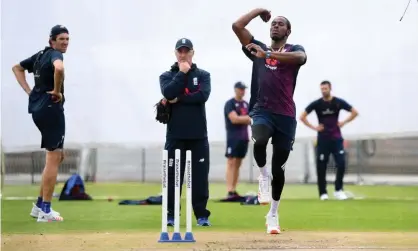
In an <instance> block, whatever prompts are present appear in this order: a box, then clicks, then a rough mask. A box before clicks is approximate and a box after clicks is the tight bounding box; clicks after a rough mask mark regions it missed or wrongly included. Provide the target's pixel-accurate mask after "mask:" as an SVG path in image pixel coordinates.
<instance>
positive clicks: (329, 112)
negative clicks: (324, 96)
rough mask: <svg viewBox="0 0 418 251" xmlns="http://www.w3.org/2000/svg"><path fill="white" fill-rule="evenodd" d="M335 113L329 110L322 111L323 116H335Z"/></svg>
mask: <svg viewBox="0 0 418 251" xmlns="http://www.w3.org/2000/svg"><path fill="white" fill-rule="evenodd" d="M334 113H335V111H333V110H330V109H329V108H327V109H326V110H325V111H322V115H331V114H334Z"/></svg>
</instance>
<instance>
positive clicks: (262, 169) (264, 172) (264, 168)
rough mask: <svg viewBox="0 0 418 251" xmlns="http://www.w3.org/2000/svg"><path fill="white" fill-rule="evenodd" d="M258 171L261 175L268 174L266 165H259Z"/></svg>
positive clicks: (265, 175)
mask: <svg viewBox="0 0 418 251" xmlns="http://www.w3.org/2000/svg"><path fill="white" fill-rule="evenodd" d="M260 173H261V175H263V176H264V177H267V176H269V171H268V170H267V167H260Z"/></svg>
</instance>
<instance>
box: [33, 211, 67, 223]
mask: <svg viewBox="0 0 418 251" xmlns="http://www.w3.org/2000/svg"><path fill="white" fill-rule="evenodd" d="M54 221H64V218H62V217H61V216H59V215H56V214H54V213H53V212H52V211H51V212H50V213H49V214H47V213H44V212H43V211H41V212H39V215H38V220H37V222H54Z"/></svg>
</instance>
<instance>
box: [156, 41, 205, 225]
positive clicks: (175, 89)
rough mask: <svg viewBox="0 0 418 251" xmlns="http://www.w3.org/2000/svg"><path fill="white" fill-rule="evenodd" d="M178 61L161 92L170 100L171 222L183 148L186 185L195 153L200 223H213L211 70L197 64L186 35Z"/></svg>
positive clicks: (194, 179)
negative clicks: (178, 156)
mask: <svg viewBox="0 0 418 251" xmlns="http://www.w3.org/2000/svg"><path fill="white" fill-rule="evenodd" d="M175 54H176V57H177V62H176V63H175V64H174V65H172V66H171V69H170V70H169V71H166V72H164V73H163V74H161V75H160V86H161V92H162V94H163V96H164V98H165V99H166V100H167V101H168V102H169V103H170V106H171V115H170V119H169V121H168V123H167V132H166V143H165V149H166V150H168V158H169V164H168V165H169V167H168V216H167V218H168V223H167V224H168V225H169V226H173V225H174V164H173V163H174V161H173V160H174V157H175V150H176V149H180V150H181V182H180V184H181V185H182V184H183V178H184V171H185V158H186V151H187V150H191V152H192V170H193V171H192V187H193V189H192V206H193V211H194V214H195V217H196V219H197V223H198V225H200V226H210V222H209V216H210V211H209V210H207V208H206V206H207V203H208V199H209V142H208V135H207V123H206V108H205V103H206V101H207V100H208V99H209V96H210V92H211V80H210V73H209V72H207V71H205V70H202V69H199V68H197V66H196V64H194V63H193V61H192V59H193V55H194V49H193V43H192V42H191V41H190V40H189V39H187V38H182V39H180V40H178V41H177V43H176V46H175Z"/></svg>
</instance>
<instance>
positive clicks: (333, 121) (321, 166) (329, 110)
mask: <svg viewBox="0 0 418 251" xmlns="http://www.w3.org/2000/svg"><path fill="white" fill-rule="evenodd" d="M321 92H322V98H320V99H317V100H315V101H313V102H312V103H310V104H309V105H308V107H306V109H305V111H304V112H303V113H302V115H301V116H300V120H301V121H302V122H303V123H304V124H305V125H306V126H307V127H309V128H311V129H312V130H315V131H317V132H318V138H317V153H316V155H317V156H316V171H317V176H318V177H317V178H318V180H317V183H318V190H319V197H320V199H321V200H328V192H327V188H326V187H327V181H326V170H327V165H328V159H329V155H330V154H332V155H333V156H334V160H335V164H336V165H337V176H336V179H335V192H334V196H335V198H336V199H338V200H346V199H348V197H347V195H346V194H345V193H344V190H343V179H344V173H345V151H344V144H343V143H344V140H343V137H342V135H341V128H342V127H343V126H344V125H346V124H347V123H349V122H350V121H352V120H353V119H354V118H355V117H357V115H358V112H357V110H356V109H354V108H353V107H352V106H351V105H350V104H348V103H347V102H346V101H345V100H343V99H341V98H337V97H333V96H332V95H331V82H329V81H323V82H322V83H321ZM340 110H346V111H349V112H351V114H350V116H349V117H348V118H347V119H346V120H344V121H342V122H339V121H338V116H339V114H340ZM312 111H315V113H316V115H317V116H318V121H319V125H318V126H313V125H312V124H311V123H309V121H308V119H307V116H308V114H309V113H311V112H312Z"/></svg>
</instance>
